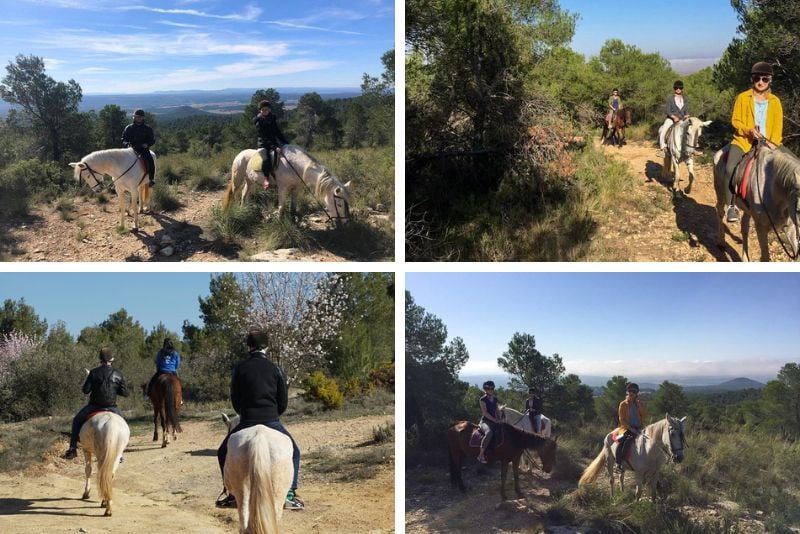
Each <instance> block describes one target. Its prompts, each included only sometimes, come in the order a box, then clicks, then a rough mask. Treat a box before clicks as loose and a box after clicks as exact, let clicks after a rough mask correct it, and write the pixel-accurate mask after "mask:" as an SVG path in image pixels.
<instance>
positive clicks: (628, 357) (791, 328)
mask: <svg viewBox="0 0 800 534" xmlns="http://www.w3.org/2000/svg"><path fill="white" fill-rule="evenodd" d="M406 289H408V290H409V291H410V292H411V295H412V296H413V297H414V299H415V301H416V302H417V304H419V305H421V306H422V307H424V308H425V309H426V310H427V311H428V312H430V313H433V314H434V315H436V316H438V317H439V318H441V319H442V321H444V324H445V325H446V326H447V329H448V335H449V336H450V337H451V338H452V337H455V336H459V337H461V338H463V339H464V342H465V343H466V345H467V349H468V350H469V353H470V361H469V362H468V363H467V365H466V366H465V368H464V369H463V370H462V373H463V374H481V373H486V374H492V373H494V374H496V373H500V372H501V371H500V370H499V368H497V358H498V357H499V356H501V355H502V353H503V352H504V351H505V350H506V349H507V348H508V342H509V340H510V339H511V336H512V335H513V334H514V332H525V333H528V334H532V335H534V336H535V337H536V345H537V348H538V349H539V351H540V352H542V353H543V354H546V355H552V354H554V353H558V354H559V355H560V356H561V357H562V359H563V360H564V362H565V366H566V369H567V372H568V373H576V374H578V375H592V376H611V375H612V374H623V375H625V376H628V377H641V376H648V377H650V376H662V377H663V376H675V377H678V376H685V377H691V376H709V375H714V376H731V377H736V376H747V377H749V378H753V379H761V378H763V377H765V376H771V377H774V376H775V374H776V373H777V371H778V370H779V369H780V368H781V367H782V366H783V365H784V364H786V363H788V362H791V361H794V362H797V361H798V360H800V344H798V340H797V331H798V325H800V306H798V305H797V295H800V273H763V272H762V273H524V274H521V273H409V274H408V275H407V278H406Z"/></svg>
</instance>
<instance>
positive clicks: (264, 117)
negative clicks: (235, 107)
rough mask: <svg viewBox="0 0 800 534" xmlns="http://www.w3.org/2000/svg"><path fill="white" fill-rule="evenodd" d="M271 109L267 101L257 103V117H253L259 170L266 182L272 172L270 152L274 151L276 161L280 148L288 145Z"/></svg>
mask: <svg viewBox="0 0 800 534" xmlns="http://www.w3.org/2000/svg"><path fill="white" fill-rule="evenodd" d="M271 108H272V106H271V105H270V103H269V101H268V100H262V101H261V102H259V103H258V111H259V113H258V115H256V116H255V117H253V124H254V125H255V127H256V130H258V155H259V156H261V162H262V163H261V170H262V172H263V173H264V178H265V179H266V180H267V181H269V173H270V171H271V170H272V160H271V157H270V151H271V150H274V151H275V155H276V159H277V155H278V154H280V152H281V146H282V145H285V144H288V143H289V141H287V140H286V136H284V135H283V132H282V131H281V128H280V126H278V121H277V120H275V115H273V114H272V109H271Z"/></svg>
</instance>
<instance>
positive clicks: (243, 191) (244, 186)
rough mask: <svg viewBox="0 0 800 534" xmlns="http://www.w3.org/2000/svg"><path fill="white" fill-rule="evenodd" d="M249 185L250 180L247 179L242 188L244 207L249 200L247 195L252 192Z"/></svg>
mask: <svg viewBox="0 0 800 534" xmlns="http://www.w3.org/2000/svg"><path fill="white" fill-rule="evenodd" d="M249 183H250V182H249V180H247V179H245V181H244V185H243V186H242V207H244V203H245V201H246V200H247V193H248V192H250V188H249V187H248V186H247V184H249Z"/></svg>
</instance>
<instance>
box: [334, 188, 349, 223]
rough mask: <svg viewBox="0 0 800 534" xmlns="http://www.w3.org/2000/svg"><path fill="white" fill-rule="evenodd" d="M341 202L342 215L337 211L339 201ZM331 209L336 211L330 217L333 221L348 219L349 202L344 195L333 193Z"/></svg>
mask: <svg viewBox="0 0 800 534" xmlns="http://www.w3.org/2000/svg"><path fill="white" fill-rule="evenodd" d="M340 201H341V203H342V211H343V212H344V215H342V214H341V213H339V202H340ZM333 209H334V211H335V212H336V213H335V215H334V216H333V217H331V219H332V220H333V221H334V223H338V222H339V221H340V220H345V221H346V220H349V219H350V203H349V202H348V201H347V199H346V198H345V197H343V196H342V195H337V194H336V193H334V194H333Z"/></svg>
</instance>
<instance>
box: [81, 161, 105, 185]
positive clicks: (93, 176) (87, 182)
mask: <svg viewBox="0 0 800 534" xmlns="http://www.w3.org/2000/svg"><path fill="white" fill-rule="evenodd" d="M81 164H82V165H84V167H83V168H81V170H80V172H79V173H78V176H79V177H81V178H83V171H89V174H90V175H91V177H92V179H93V180H94V185H91V184H89V181H88V180H86V179H85V178H84V181H85V182H86V185H88V186H89V188H90V189H91V190H92V192H93V193H99V192H100V191H102V190H103V181H102V180H101V179H98V178H97V174H96V173H95V170H94V169H92V168H91V167H90V166H89V164H88V163H86V162H85V161H82V162H81Z"/></svg>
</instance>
